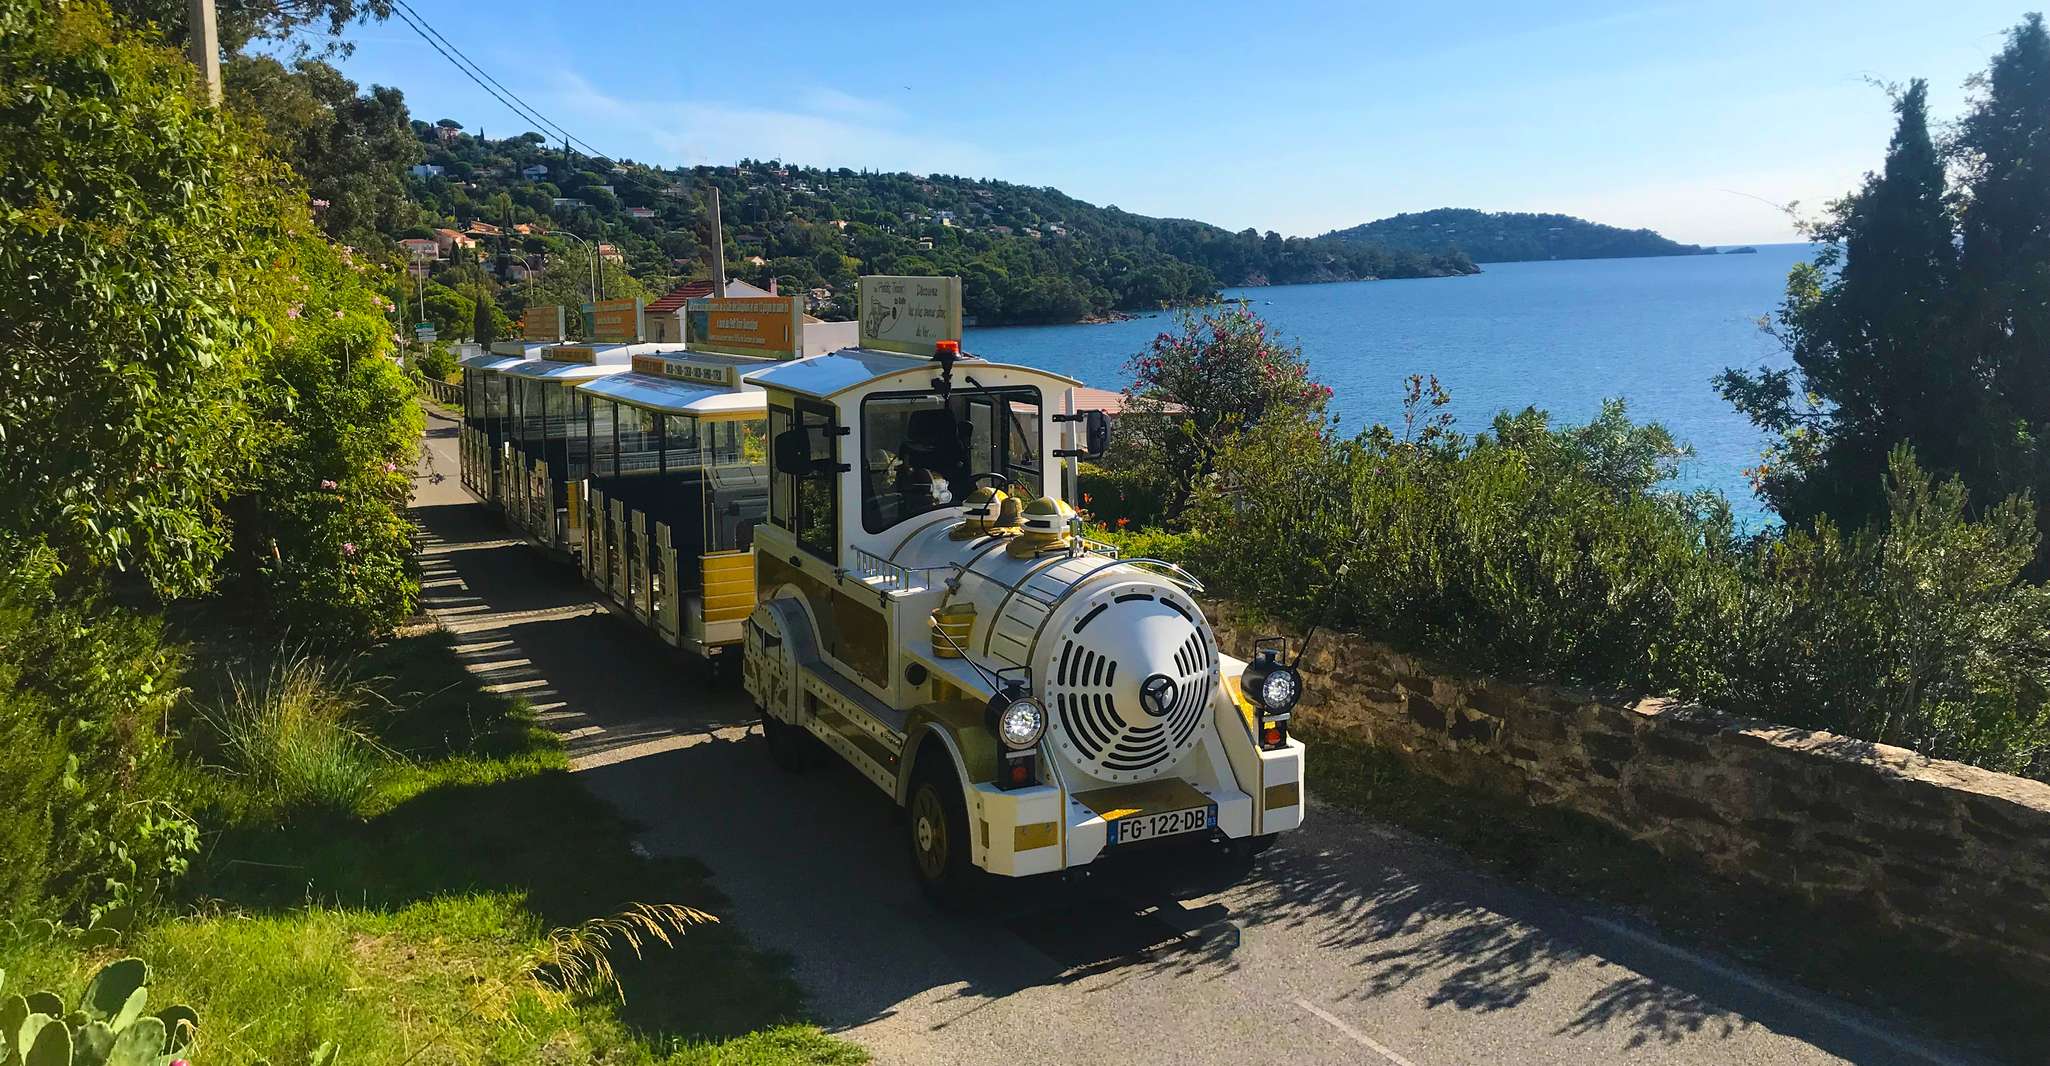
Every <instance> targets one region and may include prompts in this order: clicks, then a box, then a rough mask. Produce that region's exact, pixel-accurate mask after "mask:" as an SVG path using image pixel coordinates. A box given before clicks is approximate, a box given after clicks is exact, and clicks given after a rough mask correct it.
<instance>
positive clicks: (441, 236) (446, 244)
mask: <svg viewBox="0 0 2050 1066" xmlns="http://www.w3.org/2000/svg"><path fill="white" fill-rule="evenodd" d="M434 243H435V244H436V245H438V246H440V249H441V257H442V258H443V259H454V258H455V257H456V253H457V252H468V251H472V250H474V249H475V248H476V247H477V242H476V241H473V240H471V239H470V238H468V237H466V236H464V235H462V234H461V233H457V232H456V231H455V230H452V229H438V230H435V231H434Z"/></svg>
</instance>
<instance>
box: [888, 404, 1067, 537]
mask: <svg viewBox="0 0 2050 1066" xmlns="http://www.w3.org/2000/svg"><path fill="white" fill-rule="evenodd" d="M861 456H862V464H861V527H862V528H863V529H865V530H867V531H868V532H870V533H881V532H882V531H883V530H886V529H888V528H890V527H891V526H894V525H896V524H897V523H899V522H902V521H904V520H905V519H907V518H916V517H918V516H919V515H922V514H928V513H930V512H933V511H937V510H940V509H942V508H951V507H957V506H959V505H960V503H961V501H962V500H963V499H965V498H966V497H967V496H968V494H969V493H971V492H973V491H975V487H976V486H977V485H995V486H996V487H998V488H1008V487H1010V486H1012V485H1017V486H1020V487H1021V489H1022V491H1023V492H1025V493H1027V494H1029V495H1034V496H1036V495H1038V494H1039V493H1040V492H1041V491H1043V490H1042V489H1041V487H1040V458H1039V456H1040V451H1039V390H1038V389H1032V388H1011V389H974V390H966V389H957V390H955V391H954V392H953V393H952V394H951V395H950V396H949V397H948V398H947V399H945V400H942V399H940V396H939V394H938V393H932V392H923V393H903V394H897V395H886V396H871V397H869V398H868V399H867V400H864V401H862V404H861Z"/></svg>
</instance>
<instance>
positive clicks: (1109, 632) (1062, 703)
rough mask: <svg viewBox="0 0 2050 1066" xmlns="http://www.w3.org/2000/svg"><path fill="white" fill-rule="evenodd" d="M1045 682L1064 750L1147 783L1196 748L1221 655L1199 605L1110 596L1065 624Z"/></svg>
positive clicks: (1122, 777)
mask: <svg viewBox="0 0 2050 1066" xmlns="http://www.w3.org/2000/svg"><path fill="white" fill-rule="evenodd" d="M1046 677H1047V684H1046V696H1047V705H1048V706H1049V707H1050V708H1051V709H1052V711H1053V718H1054V721H1053V726H1054V728H1053V734H1054V742H1055V745H1056V746H1057V747H1059V748H1060V749H1061V750H1062V751H1063V752H1064V753H1066V754H1067V755H1068V757H1069V758H1071V759H1073V760H1074V761H1075V762H1077V763H1078V764H1080V765H1081V767H1082V768H1083V769H1084V770H1086V771H1087V772H1088V773H1090V774H1092V775H1094V776H1096V777H1099V778H1102V779H1104V780H1109V781H1141V780H1146V779H1148V778H1152V777H1157V776H1159V775H1160V774H1163V773H1166V772H1167V771H1168V770H1170V769H1172V768H1173V767H1174V764H1175V763H1176V762H1178V761H1179V760H1180V758H1181V755H1182V753H1183V752H1185V751H1187V750H1188V747H1189V744H1190V742H1191V740H1192V739H1193V738H1194V736H1195V734H1196V730H1197V727H1198V726H1200V725H1201V724H1202V722H1203V715H1204V713H1205V712H1206V711H1207V710H1208V709H1209V704H1210V695H1211V692H1212V691H1213V690H1214V689H1215V688H1216V686H1217V653H1216V649H1215V648H1214V647H1213V646H1212V644H1211V642H1210V636H1209V633H1208V631H1207V629H1206V628H1205V627H1204V626H1203V625H1201V624H1200V623H1199V622H1198V621H1197V616H1196V614H1195V612H1194V608H1193V607H1192V606H1191V605H1188V604H1186V603H1184V602H1182V601H1180V600H1179V599H1176V598H1169V597H1167V596H1162V595H1157V594H1155V593H1151V592H1127V593H1124V594H1121V595H1115V596H1113V595H1105V596H1104V597H1103V598H1102V599H1101V600H1100V601H1099V602H1095V603H1092V604H1090V605H1089V606H1088V607H1087V608H1086V609H1085V610H1083V611H1082V612H1081V614H1080V616H1079V617H1077V618H1076V620H1075V622H1074V623H1073V624H1072V625H1069V626H1064V627H1062V629H1061V631H1060V632H1059V633H1058V635H1057V636H1056V637H1055V643H1054V649H1053V651H1052V653H1051V660H1050V662H1049V663H1048V669H1047V673H1046Z"/></svg>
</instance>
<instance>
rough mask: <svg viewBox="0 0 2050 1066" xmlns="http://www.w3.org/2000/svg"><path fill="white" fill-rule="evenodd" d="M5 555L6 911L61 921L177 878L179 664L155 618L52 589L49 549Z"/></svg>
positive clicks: (1, 862)
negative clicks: (174, 741)
mask: <svg viewBox="0 0 2050 1066" xmlns="http://www.w3.org/2000/svg"><path fill="white" fill-rule="evenodd" d="M6 555H7V553H5V552H0V745H4V748H0V773H4V775H5V776H4V777H0V794H4V795H5V796H6V797H7V799H6V810H7V817H6V818H4V819H0V822H4V823H5V825H4V827H0V905H9V904H12V905H14V906H16V907H19V906H20V905H22V904H25V903H28V902H31V901H36V900H40V901H43V902H44V904H45V905H46V906H48V907H49V908H50V909H52V910H53V911H54V912H55V913H57V914H58V915H60V916H62V917H67V918H84V917H89V916H90V915H92V914H93V913H95V912H96V911H98V910H100V909H103V908H105V907H106V906H108V905H110V904H112V903H115V902H119V901H141V900H146V899H148V898H150V897H152V896H154V895H155V894H156V893H157V892H158V891H160V890H161V889H162V888H164V887H167V884H168V882H169V881H170V880H172V879H173V878H175V877H177V876H178V875H179V874H181V873H183V872H184V870H185V867H186V862H187V859H188V858H189V856H190V855H191V853H192V851H193V850H194V848H195V846H196V845H197V830H196V828H195V827H194V826H193V824H192V822H191V821H190V820H189V819H187V818H186V817H185V816H184V815H183V814H181V813H180V809H179V805H178V803H177V802H176V798H177V794H176V791H175V784H174V781H173V778H172V773H171V770H172V767H171V754H170V752H169V750H168V748H167V746H166V733H167V720H168V716H169V714H170V712H171V708H172V705H173V703H174V702H175V701H176V699H177V697H178V694H179V691H180V690H179V687H178V683H179V677H180V671H181V667H182V661H181V659H180V656H179V654H178V653H177V651H176V650H175V649H174V648H172V647H171V646H169V645H167V644H166V643H165V642H164V641H163V638H162V634H161V627H160V626H159V624H158V623H157V622H156V620H155V619H153V618H149V617H146V616H142V615H137V614H134V613H132V612H130V611H126V610H123V609H120V608H117V607H114V606H112V605H109V604H106V603H102V602H98V601H95V600H92V599H89V598H83V597H80V596H77V595H72V596H65V595H60V594H59V593H58V592H57V591H56V589H55V588H54V587H53V585H52V577H53V575H54V574H55V571H56V566H55V564H54V562H52V561H51V559H50V553H48V552H47V551H20V550H17V551H16V552H15V553H14V554H13V558H12V559H7V558H6Z"/></svg>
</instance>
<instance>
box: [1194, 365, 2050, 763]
mask: <svg viewBox="0 0 2050 1066" xmlns="http://www.w3.org/2000/svg"><path fill="white" fill-rule="evenodd" d="M1433 398H1434V397H1433V396H1432V394H1431V393H1430V392H1427V391H1426V390H1425V389H1423V388H1422V387H1420V383H1417V382H1413V383H1412V391H1411V395H1410V398H1409V403H1408V406H1407V408H1406V411H1407V417H1406V419H1405V423H1404V426H1403V427H1402V429H1401V431H1400V432H1399V433H1398V432H1397V431H1395V430H1391V429H1388V428H1384V427H1375V428H1374V429H1372V430H1369V431H1368V432H1366V433H1363V434H1361V435H1359V436H1358V437H1355V438H1352V439H1340V438H1337V437H1335V436H1334V435H1333V434H1331V433H1330V431H1329V429H1328V427H1327V426H1325V425H1324V424H1322V423H1319V422H1316V421H1313V420H1301V419H1294V420H1279V419H1275V420H1268V421H1266V422H1263V423H1262V424H1261V425H1259V426H1256V427H1254V428H1253V429H1252V430H1251V431H1249V432H1247V433H1244V434H1241V435H1239V436H1237V437H1235V438H1234V439H1233V440H1231V441H1230V442H1228V443H1227V445H1226V446H1225V447H1224V449H1223V450H1222V451H1221V453H1220V457H1219V460H1218V471H1219V474H1220V477H1219V480H1218V482H1217V483H1216V484H1215V485H1214V486H1212V487H1211V488H1210V489H1209V490H1208V491H1206V492H1205V493H1204V494H1203V495H1202V497H1200V500H1199V505H1198V508H1197V511H1196V512H1195V518H1196V525H1197V527H1198V528H1199V529H1200V530H1201V531H1202V536H1201V538H1200V539H1199V540H1198V541H1197V544H1198V545H1199V551H1198V554H1199V556H1200V558H1201V563H1202V567H1203V573H1204V574H1205V576H1206V577H1208V578H1212V579H1214V580H1216V582H1217V583H1218V584H1220V585H1221V586H1223V588H1224V589H1225V590H1227V591H1228V592H1229V594H1231V595H1233V596H1235V597H1237V598H1239V599H1242V600H1244V601H1246V602H1248V603H1251V604H1257V605H1258V606H1259V607H1260V608H1261V609H1263V610H1266V611H1269V612H1273V613H1275V614H1277V615H1279V616H1282V617H1286V618H1291V619H1294V620H1295V621H1297V622H1298V623H1301V624H1311V623H1316V624H1329V625H1338V626H1344V627H1347V628H1352V629H1356V630H1359V631H1361V632H1364V633H1367V634H1370V635H1372V636H1375V637H1377V638H1379V639H1384V640H1388V641H1390V642H1392V643H1395V644H1398V645H1402V646H1405V647H1408V648H1410V649H1412V650H1415V651H1419V652H1422V653H1424V654H1428V655H1432V656H1435V657H1439V658H1443V659H1448V660H1451V661H1453V662H1455V663H1457V664H1459V665H1463V666H1466V667H1469V668H1473V669H1479V670H1484V671H1490V672H1497V671H1499V672H1505V673H1511V674H1525V675H1542V676H1548V677H1552V678H1557V679H1560V680H1565V681H1569V682H1577V683H1585V684H1594V685H1600V686H1613V687H1621V688H1626V689H1632V690H1636V691H1645V692H1656V693H1670V694H1677V695H1682V696H1686V697H1690V698H1699V699H1704V700H1708V701H1710V702H1713V703H1715V704H1717V705H1719V706H1723V707H1725V708H1727V709H1729V710H1732V711H1737V712H1740V713H1745V714H1752V715H1757V716H1761V717H1767V718H1772V719H1775V720H1778V721H1782V722H1786V723H1788V724H1793V725H1802V726H1810V727H1816V728H1823V729H1829V730H1834V731H1837V732H1841V733H1845V734H1848V735H1851V736H1856V737H1861V738H1864V739H1868V740H1877V741H1883V742H1887V743H1894V744H1901V745H1905V746H1909V747H1913V748H1915V749H1917V750H1919V751H1922V752H1925V753H1927V754H1930V755H1936V756H1942V757H1949V758H1960V759H1965V760H1968V761H1971V762H1975V763H1978V764H1980V765H1985V766H1990V767H1993V768H1996V769H2002V770H2010V771H2016V772H2033V773H2037V774H2043V773H2046V772H2050V765H2042V763H2043V760H2041V759H2039V758H2038V755H2039V753H2040V752H2041V751H2042V750H2043V748H2044V746H2045V744H2046V743H2050V592H2046V590H2045V589H2044V588H2042V587H2041V586H2036V585H2031V584H2028V583H2027V582H2025V581H2024V580H2022V576H2021V575H2022V573H2023V568H2024V567H2025V566H2026V565H2027V564H2028V562H2029V560H2030V558H2031V557H2032V554H2033V552H2034V550H2035V539H2034V534H2033V527H2032V523H2033V521H2034V517H2033V516H2034V512H2033V509H2032V508H2031V506H2030V504H2029V503H2028V502H2027V500H2025V499H2022V498H2016V499H2013V500H2010V501H2008V502H2007V503H2005V504H2002V505H2001V506H1999V507H1997V508H1994V509H1992V510H1991V511H1989V512H1987V513H1986V514H1985V515H1983V516H1981V517H1979V518H1977V519H1974V518H1971V517H1969V515H1968V513H1967V509H1966V497H1965V494H1964V490H1963V488H1962V487H1960V486H1959V485H1957V484H1956V483H1955V482H1951V483H1945V484H1940V485H1939V484H1936V483H1934V482H1933V481H1932V480H1931V479H1930V478H1929V477H1928V476H1927V475H1926V474H1924V473H1922V472H1921V471H1920V470H1919V469H1918V468H1916V466H1915V464H1914V461H1913V459H1912V457H1911V456H1910V455H1908V454H1907V453H1906V452H1899V453H1897V454H1896V455H1895V456H1894V462H1893V467H1892V473H1891V476H1890V486H1891V487H1890V489H1889V499H1890V501H1891V503H1892V513H1891V520H1890V522H1889V523H1888V524H1886V525H1885V526H1883V527H1878V528H1875V529H1873V530H1870V531H1868V532H1866V533H1861V534H1859V535H1858V536H1855V537H1851V538H1848V539H1847V538H1845V537H1843V536H1841V535H1839V534H1838V533H1837V532H1836V531H1835V530H1834V529H1833V528H1832V527H1830V526H1828V525H1827V524H1826V523H1825V524H1824V525H1823V526H1822V527H1821V528H1820V529H1819V530H1818V531H1816V532H1814V533H1802V532H1783V533H1777V534H1773V535H1770V536H1763V537H1760V538H1756V539H1754V540H1750V541H1745V540H1742V539H1739V538H1737V537H1736V536H1734V535H1733V533H1732V532H1731V525H1730V520H1729V513H1728V508H1727V506H1726V505H1724V504H1722V503H1721V502H1720V501H1719V500H1714V499H1710V500H1702V499H1699V498H1692V497H1685V496H1680V495H1677V494H1673V493H1669V492H1662V491H1660V490H1659V485H1660V484H1661V483H1662V482H1663V480H1664V478H1665V476H1666V474H1667V472H1668V471H1669V463H1670V459H1671V458H1672V456H1673V455H1674V454H1675V452H1676V449H1674V448H1673V447H1672V445H1671V442H1670V439H1669V438H1666V437H1665V436H1664V433H1663V431H1662V430H1656V429H1655V427H1633V426H1630V425H1629V424H1628V422H1627V419H1625V418H1624V412H1623V411H1622V410H1621V409H1620V408H1616V409H1614V410H1609V411H1605V412H1604V415H1603V417H1602V418H1601V419H1600V420H1598V421H1597V423H1595V424H1593V425H1592V426H1588V427H1563V428H1558V429H1554V428H1551V427H1550V426H1549V425H1548V424H1547V422H1546V421H1545V419H1544V418H1543V416H1542V415H1540V414H1538V413H1536V412H1526V413H1524V414H1523V415H1519V416H1515V417H1504V418H1498V419H1497V420H1496V422H1495V424H1494V427H1493V432H1491V433H1487V434H1482V435H1480V436H1479V437H1476V438H1474V439H1472V440H1467V439H1464V438H1462V437H1460V436H1458V435H1456V434H1453V433H1452V432H1451V431H1450V427H1449V423H1447V422H1446V421H1444V420H1442V419H1440V418H1438V417H1436V416H1433V415H1431V414H1430V413H1429V411H1430V410H1433V409H1435V407H1437V406H1442V398H1441V397H1437V398H1436V403H1435V404H1433ZM1662 457H1663V458H1662Z"/></svg>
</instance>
